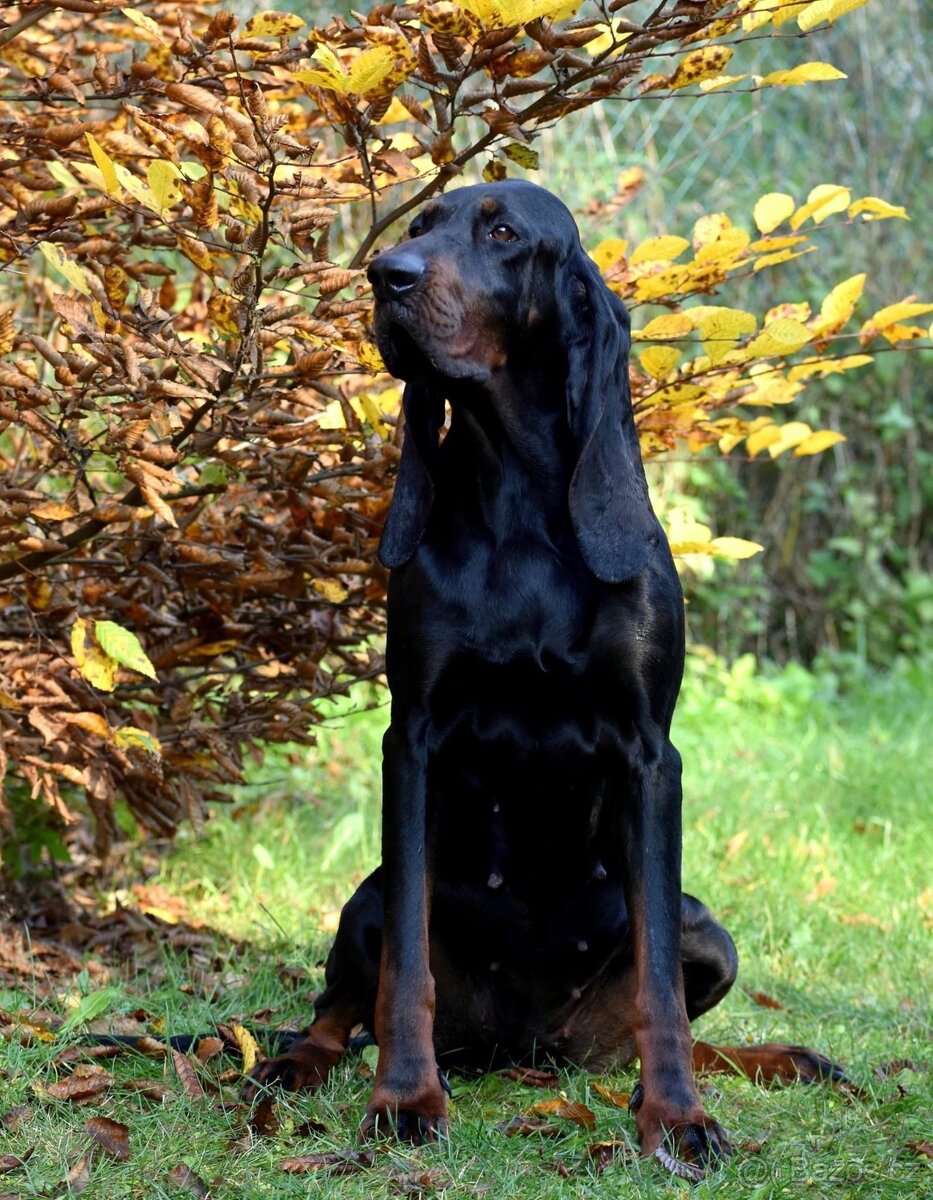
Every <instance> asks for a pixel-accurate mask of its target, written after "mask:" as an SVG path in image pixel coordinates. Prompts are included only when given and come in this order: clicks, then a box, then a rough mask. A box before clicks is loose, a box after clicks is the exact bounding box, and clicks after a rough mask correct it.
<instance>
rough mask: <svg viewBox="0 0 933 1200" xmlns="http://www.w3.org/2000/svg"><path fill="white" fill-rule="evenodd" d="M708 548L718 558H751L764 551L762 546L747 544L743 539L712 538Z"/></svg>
mask: <svg viewBox="0 0 933 1200" xmlns="http://www.w3.org/2000/svg"><path fill="white" fill-rule="evenodd" d="M710 546H711V547H712V548H713V552H714V553H715V554H716V555H717V557H719V558H735V559H738V558H752V557H753V556H754V555H755V554H760V553H761V552H762V550H764V546H762V545H760V544H759V543H758V542H749V541H747V540H746V539H745V538H737V537H718V538H713V540H712V541H711V542H710Z"/></svg>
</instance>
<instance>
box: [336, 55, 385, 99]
mask: <svg viewBox="0 0 933 1200" xmlns="http://www.w3.org/2000/svg"><path fill="white" fill-rule="evenodd" d="M394 66H395V53H394V51H392V50H390V49H389V47H388V46H372V47H370V49H368V50H363V51H362V53H360V54H358V55H357V56H356V58H354V59H353V61H352V62H351V64H350V70H349V72H348V75H347V85H348V87H349V89H350V91H351V92H353V93H354V95H357V96H367V95H369V94H370V92H373V91H375V90H377V89H378V87H379V85H380V84H381V83H383V82H384V80H385V79H386V78H387V77H388V76H389V75H391V73H392V68H393V67H394Z"/></svg>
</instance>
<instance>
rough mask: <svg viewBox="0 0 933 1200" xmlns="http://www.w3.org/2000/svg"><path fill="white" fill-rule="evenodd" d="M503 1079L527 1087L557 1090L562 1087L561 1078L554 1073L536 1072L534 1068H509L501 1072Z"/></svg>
mask: <svg viewBox="0 0 933 1200" xmlns="http://www.w3.org/2000/svg"><path fill="white" fill-rule="evenodd" d="M499 1073H500V1075H501V1076H502V1078H503V1079H514V1080H515V1082H516V1083H521V1084H524V1086H525V1087H536V1088H556V1087H560V1076H559V1075H557V1074H555V1073H554V1072H553V1071H536V1070H535V1069H534V1068H533V1067H509V1068H508V1069H507V1070H505V1071H500V1072H499Z"/></svg>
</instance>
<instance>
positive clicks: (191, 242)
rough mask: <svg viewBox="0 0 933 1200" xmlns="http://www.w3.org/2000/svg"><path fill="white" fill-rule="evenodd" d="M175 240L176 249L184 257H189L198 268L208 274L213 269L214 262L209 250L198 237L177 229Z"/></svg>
mask: <svg viewBox="0 0 933 1200" xmlns="http://www.w3.org/2000/svg"><path fill="white" fill-rule="evenodd" d="M176 241H177V244H178V249H179V250H180V251H181V252H182V254H184V256H185V257H186V258H190V259H191V261H192V262H193V263H194V265H195V266H196V267H198V268H199V270H201V271H206V272H207V273H208V274H210V273H211V272H212V271H213V270H214V262H213V259H212V258H211V255H210V251H209V250H208V248H207V246H205V245H204V243H203V242H202V241H201V240H200V238H196V237H194V236H193V235H192V234H190V233H186V232H185V231H184V230H181V229H179V230H178V232H177V234H176Z"/></svg>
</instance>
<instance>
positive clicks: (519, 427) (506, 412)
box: [435, 369, 575, 528]
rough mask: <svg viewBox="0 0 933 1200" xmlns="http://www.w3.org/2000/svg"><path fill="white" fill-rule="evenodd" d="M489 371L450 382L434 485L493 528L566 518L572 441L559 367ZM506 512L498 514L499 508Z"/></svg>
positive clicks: (571, 469) (454, 503)
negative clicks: (462, 382) (458, 386)
mask: <svg viewBox="0 0 933 1200" xmlns="http://www.w3.org/2000/svg"><path fill="white" fill-rule="evenodd" d="M541 375H542V373H541V372H540V370H535V371H533V372H531V371H530V372H528V373H523V372H518V371H516V370H515V369H512V370H509V371H501V372H497V373H496V374H495V375H494V376H493V377H492V378H491V379H490V380H489V381H488V382H487V383H486V384H484V385H482V386H481V387H477V386H476V385H475V384H471V386H470V389H469V391H468V392H465V393H464V394H462V395H458V394H457V392H456V390H454V389H451V393H450V403H451V424H450V431H449V433H448V435H447V437H446V439H445V444H444V447H443V449H442V453H441V455H440V459H439V464H438V465H439V470H438V472H437V475H436V478H435V485H436V487H437V491H438V498H439V499H440V497H441V496H443V495H444V494H445V493H446V495H447V498H448V501H449V503H450V504H451V506H456V508H457V509H458V510H459V511H461V512H463V513H464V514H466V513H467V512H470V511H474V512H476V513H477V515H481V516H482V517H483V523H484V524H486V525H489V526H491V527H494V528H504V527H512V528H514V527H515V525H516V524H520V525H525V524H534V525H537V524H538V523H539V522H540V521H541V520H542V519H543V520H544V521H545V522H546V523H547V524H549V525H553V523H554V522H557V523H558V524H561V525H563V524H564V523H565V522H569V516H568V511H567V494H568V491H569V487H570V480H571V476H572V474H573V468H574V465H575V463H574V461H573V446H572V439H571V437H570V431H569V428H568V425H567V415H566V399H565V390H566V389H565V383H564V379H563V375H562V373H561V372H560V371H558V370H555V371H554V372H552V373H550V378H549V379H548V380H547V381H545V380H543V379H542V377H541ZM506 515H507V516H508V519H507V520H506V521H502V520H501V518H502V517H503V516H506Z"/></svg>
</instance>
